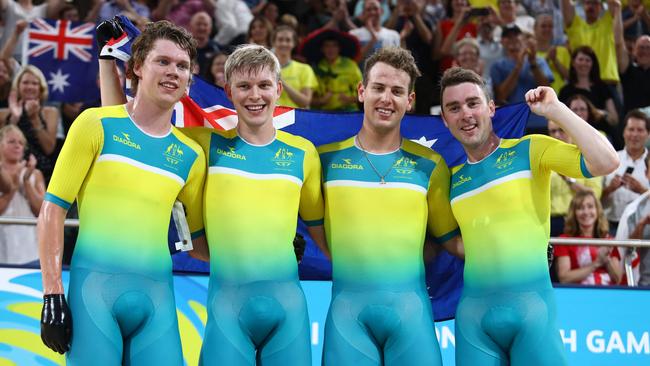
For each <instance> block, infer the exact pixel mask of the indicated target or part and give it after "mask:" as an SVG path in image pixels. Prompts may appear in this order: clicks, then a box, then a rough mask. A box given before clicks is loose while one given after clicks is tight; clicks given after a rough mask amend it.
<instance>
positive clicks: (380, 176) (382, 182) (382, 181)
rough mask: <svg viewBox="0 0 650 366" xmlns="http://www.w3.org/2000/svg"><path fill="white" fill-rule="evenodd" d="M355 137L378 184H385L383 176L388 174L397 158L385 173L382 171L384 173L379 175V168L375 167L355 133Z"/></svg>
mask: <svg viewBox="0 0 650 366" xmlns="http://www.w3.org/2000/svg"><path fill="white" fill-rule="evenodd" d="M356 139H357V143H358V144H359V147H360V148H361V151H362V152H363V156H365V157H366V160H368V164H370V167H371V168H372V170H373V171H374V172H375V174H377V177H379V184H386V179H385V178H386V176H387V175H388V174H390V172H391V170H393V167H394V166H395V163H396V162H397V158H395V161H393V163H392V164H391V165H390V167H389V168H388V170H387V171H386V173H384V175H381V174H380V173H379V170H377V168H376V167H375V164H373V163H372V160H370V157H369V156H368V152H366V148H365V147H363V144H362V143H361V138H360V137H359V135H357V137H356Z"/></svg>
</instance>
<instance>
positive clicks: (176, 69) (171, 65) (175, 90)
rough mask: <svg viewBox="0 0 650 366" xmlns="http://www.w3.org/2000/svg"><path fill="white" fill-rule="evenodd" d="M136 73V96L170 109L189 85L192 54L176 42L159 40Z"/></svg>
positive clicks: (135, 68)
mask: <svg viewBox="0 0 650 366" xmlns="http://www.w3.org/2000/svg"><path fill="white" fill-rule="evenodd" d="M133 72H134V73H135V75H136V76H137V77H138V78H139V82H138V90H137V94H136V98H138V97H141V98H145V99H147V100H149V101H151V102H153V103H155V104H156V105H158V106H160V107H161V108H164V109H167V108H171V107H173V106H174V104H175V103H176V102H178V101H179V100H180V99H181V97H182V96H183V94H185V92H186V90H187V86H188V85H189V81H190V56H189V54H188V53H187V51H185V50H183V49H182V48H180V47H179V46H178V45H177V44H176V43H174V42H172V41H170V40H167V39H159V40H157V41H156V42H155V43H154V45H153V47H152V49H151V51H149V53H148V54H147V56H146V58H145V60H144V62H143V63H142V65H136V66H135V67H134V69H133Z"/></svg>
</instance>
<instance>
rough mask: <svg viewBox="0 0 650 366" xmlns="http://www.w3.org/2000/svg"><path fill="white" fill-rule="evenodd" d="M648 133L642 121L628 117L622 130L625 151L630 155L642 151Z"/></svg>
mask: <svg viewBox="0 0 650 366" xmlns="http://www.w3.org/2000/svg"><path fill="white" fill-rule="evenodd" d="M649 135H650V134H649V131H648V130H647V128H646V123H645V121H644V120H642V119H640V118H636V117H629V118H628V119H627V123H626V124H625V128H623V140H625V150H627V151H628V152H629V153H630V155H634V154H635V153H636V152H638V151H642V150H643V149H644V147H645V143H646V141H648V136H649Z"/></svg>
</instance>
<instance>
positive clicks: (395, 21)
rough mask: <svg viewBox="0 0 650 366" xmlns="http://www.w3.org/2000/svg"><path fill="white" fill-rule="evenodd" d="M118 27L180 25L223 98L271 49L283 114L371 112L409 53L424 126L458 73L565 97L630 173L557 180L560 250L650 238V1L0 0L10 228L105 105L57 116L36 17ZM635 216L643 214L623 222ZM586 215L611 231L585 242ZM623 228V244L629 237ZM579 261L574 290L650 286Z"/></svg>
mask: <svg viewBox="0 0 650 366" xmlns="http://www.w3.org/2000/svg"><path fill="white" fill-rule="evenodd" d="M118 14H121V15H125V16H127V17H128V18H129V19H130V20H131V21H132V22H133V23H134V24H135V25H136V26H139V27H141V26H143V25H144V24H146V23H147V22H149V21H156V20H160V19H167V20H170V21H172V22H173V23H175V24H177V25H180V26H183V27H185V28H187V29H188V30H189V31H190V32H191V33H192V35H193V36H194V38H195V39H196V41H197V44H198V57H197V58H198V60H197V61H198V62H197V63H196V68H195V70H193V72H194V73H195V74H197V75H200V76H201V77H203V78H204V79H206V80H207V81H209V82H212V83H214V84H216V85H218V86H221V87H223V85H224V64H225V61H226V59H227V57H228V53H229V52H231V51H232V49H233V48H234V47H236V46H237V45H238V44H242V43H256V44H260V45H263V46H265V47H268V48H269V49H272V50H273V52H274V53H275V54H276V55H277V56H278V59H279V60H280V62H281V64H282V67H283V69H282V75H281V77H282V81H283V83H284V85H285V88H284V92H283V95H282V98H281V99H280V104H283V105H287V106H293V107H299V108H313V109H319V110H330V111H354V110H358V109H359V103H358V101H357V97H356V93H357V84H358V83H359V81H360V80H361V70H362V69H363V63H364V59H365V58H366V57H367V56H368V55H369V54H371V53H372V52H373V51H374V50H375V49H377V48H380V47H386V46H400V47H404V48H407V49H409V50H410V51H411V52H412V53H413V55H414V57H415V60H416V62H417V64H418V66H419V68H420V69H421V72H422V77H420V78H419V79H418V80H417V81H416V84H415V89H416V102H415V105H414V108H413V111H412V112H414V113H420V114H429V113H432V111H436V110H437V109H436V108H437V106H438V104H439V95H438V94H439V93H438V87H437V83H438V80H439V78H440V76H441V75H442V72H444V70H446V69H447V68H449V67H452V66H460V67H463V68H467V69H471V70H474V71H475V72H477V73H479V74H480V75H482V76H483V78H484V79H485V81H486V82H487V85H488V87H489V91H490V92H491V94H492V97H493V98H494V100H495V102H496V103H497V104H498V105H502V104H508V103H517V102H521V101H523V100H524V94H525V92H526V91H527V90H528V89H530V88H533V87H535V86H538V85H548V86H551V87H553V88H554V89H555V90H556V92H557V93H558V95H559V97H560V100H562V101H563V102H564V103H565V104H567V106H569V107H570V108H571V109H572V110H573V111H574V112H575V113H576V114H578V115H579V116H580V117H582V118H583V119H584V120H586V121H587V122H588V123H589V124H591V125H593V126H594V127H595V128H597V129H598V130H600V131H602V133H603V134H605V135H606V136H607V137H608V138H609V139H610V141H611V142H612V144H613V145H614V146H615V147H616V148H617V149H619V150H620V151H619V157H620V159H621V166H620V167H619V169H618V170H617V171H616V172H615V173H613V174H611V175H610V176H607V177H605V179H597V178H594V179H584V180H575V179H572V178H568V177H564V176H560V175H557V174H556V175H553V176H552V178H551V179H552V184H551V186H552V188H551V222H552V225H551V234H552V236H554V237H555V236H560V235H564V236H574V237H575V236H577V237H586V238H612V237H614V236H616V237H617V238H623V239H627V238H630V237H634V238H646V239H648V238H650V227H648V228H646V225H647V224H648V223H650V218H649V217H650V216H647V215H648V213H646V212H645V211H644V210H642V209H640V208H638V207H637V206H639V201H640V200H641V199H645V198H646V197H647V196H648V193H647V192H649V188H650V182H649V180H648V175H649V174H648V168H647V157H648V153H647V149H646V144H647V143H648V137H649V135H650V120H649V119H648V117H647V115H646V112H647V111H648V110H650V109H649V108H650V13H649V12H648V10H647V9H646V4H645V2H644V1H642V0H627V1H624V2H623V3H622V4H621V3H620V2H619V1H618V0H608V1H606V2H601V1H598V0H577V1H576V2H574V1H572V0H471V1H469V0H446V1H443V0H349V1H346V0H283V1H277V0H91V1H81V0H74V1H66V0H42V1H37V0H34V1H32V0H0V127H2V126H5V127H3V128H2V130H0V136H1V138H0V211H2V212H0V214H1V215H3V216H16V215H19V214H20V215H22V214H24V215H25V216H30V215H32V216H33V215H36V214H37V212H38V207H37V206H36V205H37V204H39V202H40V200H42V195H43V186H44V185H46V184H47V181H48V180H49V176H50V174H51V172H52V168H53V164H54V162H55V161H56V156H57V152H58V149H59V148H60V147H61V145H62V141H63V140H64V139H65V133H66V131H67V129H68V128H69V126H70V124H71V123H72V121H73V120H74V118H75V117H76V116H77V115H79V113H81V112H82V111H83V110H84V109H85V108H88V107H91V106H95V105H97V104H98V103H97V101H78V102H76V103H54V102H51V101H48V83H47V80H46V78H45V77H44V75H43V73H42V72H41V71H40V70H38V69H37V68H35V67H33V66H30V65H21V63H20V62H21V56H22V52H23V43H24V42H25V32H24V29H25V27H26V26H27V24H28V22H29V21H31V20H33V19H34V18H37V17H47V18H54V19H66V20H71V21H86V22H95V23H97V22H100V21H102V20H106V19H110V18H112V17H113V16H115V15H118ZM529 127H530V131H533V132H542V131H543V132H547V133H548V134H549V135H551V136H552V137H555V138H558V139H561V140H564V141H566V142H569V143H570V142H571V141H570V137H569V136H568V135H566V134H565V133H564V132H563V131H562V130H561V128H560V127H559V126H558V125H556V124H555V123H553V121H545V120H541V119H535V118H533V119H531V121H529ZM21 143H22V145H21ZM21 149H22V151H21V152H20V154H19V151H18V150H21ZM19 155H20V156H19ZM39 197H40V198H39ZM601 202H602V209H601V204H600V203H601ZM631 204H636V206H635V207H636V208H635V209H636V211H635V212H636V213H637V214H636V215H634V214H632V215H631V216H630V213H629V212H628V213H627V214H625V213H624V211H626V208H629V207H628V206H629V205H631ZM585 206H588V207H586V208H585ZM641 207H643V208H644V207H645V205H641ZM72 211H74V210H72ZM586 211H589V214H584V213H583V212H586ZM592 211H593V212H592ZM628 211H632V208H629V209H628ZM586 216H590V217H591V216H595V217H596V218H595V220H596V221H597V224H593V225H591V227H585V225H584V224H583V222H582V221H581V218H583V219H584V218H585V217H586ZM601 216H602V217H601ZM622 217H623V219H622ZM630 217H631V218H630ZM621 220H627V221H626V222H625V223H624V224H623V225H621V226H622V227H623V229H624V230H623V231H624V232H621V230H620V229H619V232H618V233H617V228H619V222H621ZM605 226H606V227H608V234H607V235H605V234H604V233H602V232H601V231H602V230H603V227H605ZM0 228H2V230H3V231H2V233H0V236H2V238H0V243H1V245H2V246H3V247H2V248H0V253H2V255H1V256H0V262H6V263H20V262H23V263H24V262H29V261H32V260H33V259H34V255H31V256H30V255H27V256H25V257H24V258H23V257H20V259H15V258H19V257H15V256H14V257H12V255H11V254H10V253H9V254H7V250H8V249H11V248H14V249H12V250H15V249H16V248H17V247H16V246H15V244H11V243H9V244H7V240H10V239H11V238H16V237H22V235H23V234H20V235H19V236H16V235H17V234H15V233H13V234H11V233H9V234H7V232H8V231H11V230H13V229H11V228H10V227H9V226H7V225H0ZM646 232H647V235H646ZM24 235H26V236H25V238H27V237H28V236H27V235H28V234H24ZM30 238H31V237H30ZM29 240H31V241H34V240H35V239H33V238H31V239H29ZM29 240H28V239H25V240H24V241H25V242H27V241H29ZM12 245H13V246H12ZM30 245H32V244H31V243H29V244H28V243H26V244H25V245H24V248H25V250H28V248H32V247H30ZM567 248H570V247H566V248H565V247H561V246H560V247H559V248H556V254H557V258H556V263H555V266H554V267H553V268H554V269H555V270H554V271H557V272H555V273H554V274H555V275H557V278H559V281H560V282H570V283H580V282H582V283H585V281H586V282H588V283H591V284H605V283H611V284H616V283H626V281H627V276H626V274H625V273H624V272H623V273H621V272H620V271H618V269H620V268H622V264H623V263H628V264H631V265H632V266H633V267H634V270H635V271H636V272H635V273H636V274H637V276H636V279H635V282H637V281H638V279H639V277H643V273H650V255H647V252H648V251H647V250H639V251H636V250H629V249H628V250H626V249H623V248H608V249H602V248H604V247H601V249H598V248H596V247H588V246H585V247H575V248H571V249H567ZM29 250H32V251H33V250H34V249H33V248H32V249H29ZM32 254H33V253H32ZM12 258H14V259H12ZM583 264H584V265H583ZM613 264H615V267H617V268H615V270H613V271H612V268H610V267H612V266H613ZM576 266H577V267H576ZM578 267H585V268H586V269H579V268H578ZM587 267H588V268H587ZM575 271H579V272H575ZM576 273H579V275H576ZM605 277H607V278H608V280H607V281H605V280H601V279H602V278H605ZM646 277H648V276H647V275H646ZM646 281H650V280H648V279H647V278H646ZM641 283H644V282H643V280H642V282H641Z"/></svg>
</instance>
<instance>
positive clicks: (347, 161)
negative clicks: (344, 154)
mask: <svg viewBox="0 0 650 366" xmlns="http://www.w3.org/2000/svg"><path fill="white" fill-rule="evenodd" d="M341 161H343V163H332V164H330V167H331V168H332V169H352V170H363V165H361V164H354V163H353V162H352V159H341Z"/></svg>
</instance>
